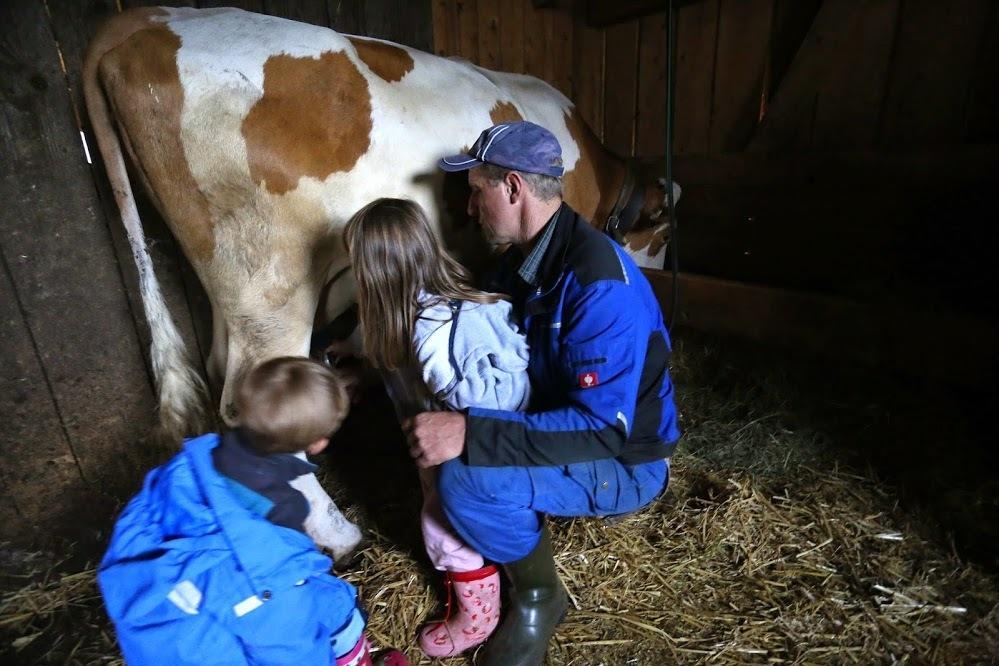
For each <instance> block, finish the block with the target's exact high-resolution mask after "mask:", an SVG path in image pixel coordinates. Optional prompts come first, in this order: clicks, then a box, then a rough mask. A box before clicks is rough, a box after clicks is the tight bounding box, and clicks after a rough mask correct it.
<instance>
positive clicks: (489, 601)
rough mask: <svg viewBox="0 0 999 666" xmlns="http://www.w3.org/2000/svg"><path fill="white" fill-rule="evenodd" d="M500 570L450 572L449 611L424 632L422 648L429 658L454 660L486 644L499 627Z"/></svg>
mask: <svg viewBox="0 0 999 666" xmlns="http://www.w3.org/2000/svg"><path fill="white" fill-rule="evenodd" d="M499 585H500V582H499V570H498V569H497V568H496V567H495V566H493V565H491V564H490V565H489V566H485V567H482V568H481V569H476V570H475V571H448V572H447V595H448V596H447V611H446V612H445V616H444V621H443V622H434V623H433V624H429V625H427V626H426V627H424V628H423V630H422V631H421V632H420V649H421V650H423V654H425V655H427V656H428V657H453V656H454V655H456V654H461V653H462V652H464V651H465V650H468V649H469V648H473V647H475V646H477V645H480V644H482V643H483V642H485V640H486V639H487V638H489V636H490V635H492V633H493V631H494V630H495V629H496V627H497V626H499V618H500V593H499Z"/></svg>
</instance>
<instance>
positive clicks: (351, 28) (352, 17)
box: [326, 0, 439, 48]
mask: <svg viewBox="0 0 999 666" xmlns="http://www.w3.org/2000/svg"><path fill="white" fill-rule="evenodd" d="M438 4H439V0H438V2H435V3H434V5H433V7H434V10H435V11H436V7H437V5H438ZM326 14H327V16H329V26H330V27H331V28H333V29H334V30H336V31H337V32H342V33H344V34H347V35H363V34H365V28H364V0H326ZM435 48H436V47H435Z"/></svg>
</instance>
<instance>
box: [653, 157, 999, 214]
mask: <svg viewBox="0 0 999 666" xmlns="http://www.w3.org/2000/svg"><path fill="white" fill-rule="evenodd" d="M650 168H651V169H653V170H654V171H662V165H661V162H654V163H652V165H651V167H650ZM673 168H674V169H675V170H676V173H677V179H678V181H679V182H680V183H681V184H683V185H684V187H686V186H687V185H720V186H743V187H780V186H781V185H785V186H788V187H793V186H797V185H806V184H809V183H812V184H816V183H828V184H830V185H835V184H837V183H841V182H842V181H843V178H844V174H849V178H850V181H851V182H852V183H873V184H877V185H881V186H883V187H895V186H901V187H905V186H912V187H933V186H951V185H955V184H967V185H979V186H981V187H983V188H988V187H991V186H993V185H996V184H999V182H997V181H999V153H997V152H996V150H995V148H994V147H992V146H963V147H950V148H937V149H931V148H924V149H920V150H907V151H898V152H891V153H888V152H878V151H874V150H853V151H842V152H836V153H832V152H830V153H821V154H810V153H789V154H784V155H762V154H755V153H743V154H734V155H685V156H682V157H677V158H676V160H675V161H674V164H673ZM844 196H847V195H844ZM684 197H686V191H685V193H684ZM684 203H685V202H681V204H680V205H684Z"/></svg>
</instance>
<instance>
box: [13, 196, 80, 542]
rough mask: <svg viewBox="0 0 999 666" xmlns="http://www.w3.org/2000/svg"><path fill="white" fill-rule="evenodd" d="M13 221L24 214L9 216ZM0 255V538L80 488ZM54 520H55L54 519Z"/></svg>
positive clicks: (60, 508) (66, 507) (54, 510)
mask: <svg viewBox="0 0 999 666" xmlns="http://www.w3.org/2000/svg"><path fill="white" fill-rule="evenodd" d="M9 212H10V213H12V214H14V215H15V216H17V217H21V213H23V214H25V215H27V214H28V211H20V210H17V211H9ZM29 260H30V258H29V257H24V258H22V257H20V256H16V255H15V256H7V254H6V253H4V254H3V255H0V261H2V263H3V266H2V268H3V270H2V271H0V303H3V304H4V308H3V311H2V318H0V418H2V420H3V424H4V427H3V429H2V431H0V484H2V486H3V494H2V501H0V539H13V538H20V537H24V536H26V535H27V534H29V533H30V530H31V527H32V526H34V525H39V524H42V523H44V522H45V520H46V519H47V518H49V517H51V518H55V517H61V516H64V515H66V514H68V513H70V511H71V506H70V504H68V502H69V501H70V496H69V494H67V493H65V492H64V490H65V489H67V488H69V487H73V486H78V485H82V484H83V479H82V477H81V476H80V470H79V467H78V466H77V463H76V457H75V456H74V455H73V451H72V449H71V448H70V445H69V440H68V439H67V437H66V432H65V430H64V429H63V424H62V420H61V419H60V415H59V413H58V411H57V409H56V403H55V400H54V398H53V396H52V393H51V391H49V386H48V381H47V378H46V377H45V373H44V369H43V368H42V365H41V363H40V362H39V359H38V356H37V348H36V346H35V343H34V340H32V339H31V331H30V330H29V328H28V326H27V322H25V321H24V318H23V316H22V315H23V313H22V309H21V308H20V307H18V298H17V294H16V293H15V290H14V283H13V281H12V279H11V275H10V270H9V268H8V263H14V264H17V263H23V262H26V261H29ZM55 519H56V520H57V521H58V520H59V519H58V518H55Z"/></svg>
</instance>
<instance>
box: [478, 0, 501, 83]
mask: <svg viewBox="0 0 999 666" xmlns="http://www.w3.org/2000/svg"><path fill="white" fill-rule="evenodd" d="M478 17H479V33H478V34H479V64H480V65H482V66H483V67H486V68H488V69H495V70H499V69H502V67H501V63H502V54H501V53H500V35H499V31H500V2H499V0H479V2H478Z"/></svg>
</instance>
